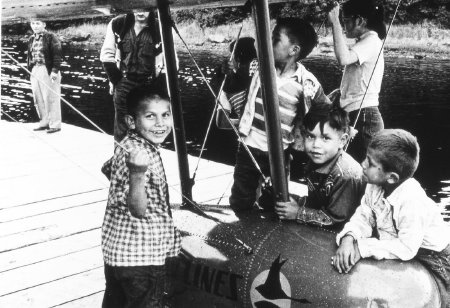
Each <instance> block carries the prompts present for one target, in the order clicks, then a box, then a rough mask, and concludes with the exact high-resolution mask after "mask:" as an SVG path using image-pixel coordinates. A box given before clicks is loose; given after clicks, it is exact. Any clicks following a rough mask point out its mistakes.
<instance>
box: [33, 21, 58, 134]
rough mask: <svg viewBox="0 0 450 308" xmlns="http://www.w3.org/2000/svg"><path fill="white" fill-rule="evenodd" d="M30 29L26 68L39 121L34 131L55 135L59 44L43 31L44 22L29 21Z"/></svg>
mask: <svg viewBox="0 0 450 308" xmlns="http://www.w3.org/2000/svg"><path fill="white" fill-rule="evenodd" d="M30 26H31V29H32V30H33V32H34V34H33V35H32V36H30V38H29V40H28V56H27V65H28V69H29V70H30V71H31V77H30V81H31V90H32V92H33V98H34V103H35V104H36V106H37V109H38V113H39V119H40V121H39V126H38V127H36V128H35V129H34V130H35V131H41V130H47V133H49V134H51V133H56V132H59V131H60V130H61V101H60V95H61V73H60V71H59V69H60V66H61V62H62V52H61V43H60V41H59V40H58V38H57V37H56V35H54V34H53V33H50V32H48V31H46V30H45V26H46V24H45V22H44V21H42V20H39V19H37V18H32V19H31V20H30ZM50 89H51V90H50ZM52 90H53V91H52Z"/></svg>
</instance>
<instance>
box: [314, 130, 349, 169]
mask: <svg viewBox="0 0 450 308" xmlns="http://www.w3.org/2000/svg"><path fill="white" fill-rule="evenodd" d="M347 139H348V135H347V134H344V133H342V132H340V131H338V130H336V129H334V128H332V127H330V125H328V122H327V123H325V124H324V126H323V132H322V131H321V130H320V123H317V125H316V127H315V128H314V130H312V131H310V130H308V129H307V130H306V136H305V151H306V154H307V155H308V156H309V158H310V159H311V160H312V161H313V162H314V163H315V164H319V165H320V164H324V163H327V162H328V161H330V160H331V159H333V158H334V157H335V156H336V155H337V153H338V152H339V150H341V149H342V148H343V147H344V145H345V143H346V142H347Z"/></svg>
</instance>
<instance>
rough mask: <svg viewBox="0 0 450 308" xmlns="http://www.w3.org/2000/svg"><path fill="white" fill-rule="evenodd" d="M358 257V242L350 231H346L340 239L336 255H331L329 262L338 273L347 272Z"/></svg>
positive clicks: (359, 256)
mask: <svg viewBox="0 0 450 308" xmlns="http://www.w3.org/2000/svg"><path fill="white" fill-rule="evenodd" d="M360 259H361V254H360V253H359V247H358V242H357V241H356V240H355V238H354V237H353V236H352V235H351V234H350V233H347V234H346V235H345V236H344V237H343V238H342V239H341V244H340V245H339V248H338V250H337V251H336V255H335V256H334V257H331V260H332V261H331V264H333V266H334V267H335V268H336V270H337V271H338V272H339V273H341V274H342V273H346V274H347V273H348V272H349V271H350V270H351V269H352V267H353V266H354V265H355V264H356V263H358V261H359V260H360Z"/></svg>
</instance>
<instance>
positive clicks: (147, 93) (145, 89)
mask: <svg viewBox="0 0 450 308" xmlns="http://www.w3.org/2000/svg"><path fill="white" fill-rule="evenodd" d="M157 97H159V98H161V99H165V100H168V101H169V100H170V99H169V96H168V94H167V90H166V88H164V87H161V84H159V83H154V84H151V85H140V86H138V87H136V88H133V89H132V90H131V91H130V93H128V95H127V100H126V104H127V111H128V114H129V115H131V116H133V117H135V116H136V111H137V109H138V108H139V105H140V103H141V102H143V101H145V100H151V99H154V98H157Z"/></svg>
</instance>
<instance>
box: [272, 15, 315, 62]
mask: <svg viewBox="0 0 450 308" xmlns="http://www.w3.org/2000/svg"><path fill="white" fill-rule="evenodd" d="M280 28H281V29H285V30H286V35H287V36H288V37H289V40H290V41H291V43H294V44H298V45H299V46H300V54H299V56H298V58H297V59H296V60H301V59H304V58H306V56H308V55H309V54H310V53H311V51H312V50H313V49H314V47H315V46H316V45H317V43H318V38H317V34H316V31H315V30H314V28H313V27H312V26H311V25H310V24H309V23H307V22H306V21H304V20H303V19H300V18H295V17H286V18H279V19H277V25H276V26H275V29H280Z"/></svg>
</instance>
